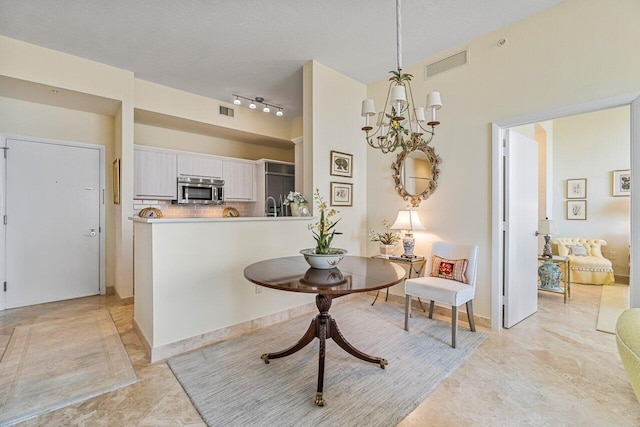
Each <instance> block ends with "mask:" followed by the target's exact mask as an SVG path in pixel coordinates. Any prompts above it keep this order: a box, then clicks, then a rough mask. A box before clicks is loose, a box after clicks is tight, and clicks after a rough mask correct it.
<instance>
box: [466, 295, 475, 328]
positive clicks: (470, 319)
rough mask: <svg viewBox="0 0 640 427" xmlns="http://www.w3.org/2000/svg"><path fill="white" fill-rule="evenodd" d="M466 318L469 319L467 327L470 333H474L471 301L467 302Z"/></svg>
mask: <svg viewBox="0 0 640 427" xmlns="http://www.w3.org/2000/svg"><path fill="white" fill-rule="evenodd" d="M467 318H468V319H469V327H470V328H471V332H475V331H476V322H475V320H474V319H473V300H470V301H467Z"/></svg>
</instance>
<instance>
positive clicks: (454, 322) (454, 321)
mask: <svg viewBox="0 0 640 427" xmlns="http://www.w3.org/2000/svg"><path fill="white" fill-rule="evenodd" d="M457 332H458V307H456V306H455V305H454V306H451V347H453V348H456V334H457Z"/></svg>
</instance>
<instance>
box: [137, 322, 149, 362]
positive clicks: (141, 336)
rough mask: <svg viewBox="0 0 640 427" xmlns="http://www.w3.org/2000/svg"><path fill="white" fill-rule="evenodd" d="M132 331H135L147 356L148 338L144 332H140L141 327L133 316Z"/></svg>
mask: <svg viewBox="0 0 640 427" xmlns="http://www.w3.org/2000/svg"><path fill="white" fill-rule="evenodd" d="M133 332H135V333H136V335H137V336H138V338H139V339H140V342H141V343H142V347H143V348H144V352H145V354H146V355H147V357H149V355H150V354H151V345H150V344H149V340H148V339H147V336H146V335H145V334H144V332H142V328H141V327H140V325H139V324H138V321H137V320H136V318H135V317H134V318H133Z"/></svg>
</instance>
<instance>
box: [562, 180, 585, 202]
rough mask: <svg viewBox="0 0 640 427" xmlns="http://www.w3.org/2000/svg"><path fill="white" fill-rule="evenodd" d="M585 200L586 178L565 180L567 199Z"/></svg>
mask: <svg viewBox="0 0 640 427" xmlns="http://www.w3.org/2000/svg"><path fill="white" fill-rule="evenodd" d="M586 198H587V178H579V179H568V180H567V199H586Z"/></svg>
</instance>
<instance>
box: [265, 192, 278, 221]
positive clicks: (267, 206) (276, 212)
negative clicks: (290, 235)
mask: <svg viewBox="0 0 640 427" xmlns="http://www.w3.org/2000/svg"><path fill="white" fill-rule="evenodd" d="M269 199H271V200H273V216H278V211H277V210H276V209H277V205H276V199H274V198H273V196H269V197H267V200H266V201H265V202H264V209H265V214H266V215H267V216H269Z"/></svg>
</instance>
